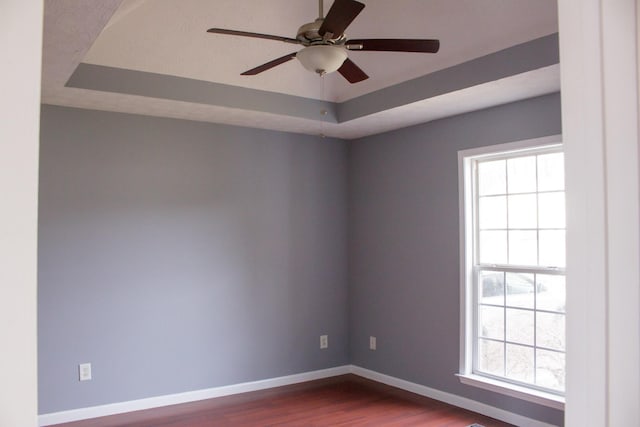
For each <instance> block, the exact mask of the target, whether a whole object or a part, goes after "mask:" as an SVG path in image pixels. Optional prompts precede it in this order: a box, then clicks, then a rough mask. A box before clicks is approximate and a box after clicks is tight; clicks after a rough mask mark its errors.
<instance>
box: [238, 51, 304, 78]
mask: <svg viewBox="0 0 640 427" xmlns="http://www.w3.org/2000/svg"><path fill="white" fill-rule="evenodd" d="M296 54H297V52H293V53H290V54H288V55H285V56H282V57H280V58H278V59H274V60H273V61H269V62H267V63H266V64H262V65H259V66H257V67H256V68H252V69H250V70H247V71H245V72H244V73H242V74H241V75H242V76H255V75H256V74H260V73H262V72H263V71H267V70H269V69H271V68H273V67H275V66H278V65H280V64H284V63H285V62H288V61H291V60H292V59H293V58H295V57H296Z"/></svg>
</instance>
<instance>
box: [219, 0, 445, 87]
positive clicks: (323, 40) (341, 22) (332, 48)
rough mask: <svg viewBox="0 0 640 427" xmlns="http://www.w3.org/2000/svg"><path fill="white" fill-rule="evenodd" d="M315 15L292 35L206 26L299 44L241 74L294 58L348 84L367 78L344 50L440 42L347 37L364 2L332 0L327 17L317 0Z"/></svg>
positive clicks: (428, 47) (412, 48)
mask: <svg viewBox="0 0 640 427" xmlns="http://www.w3.org/2000/svg"><path fill="white" fill-rule="evenodd" d="M318 4H319V17H318V19H316V20H315V21H314V22H310V23H308V24H304V25H302V26H301V27H300V28H299V29H298V33H297V36H296V38H295V39H294V38H289V37H282V36H274V35H270V34H259V33H251V32H247V31H238V30H227V29H224V28H210V29H208V30H207V32H209V33H215V34H226V35H232V36H243V37H255V38H259V39H267V40H277V41H282V42H285V43H291V44H297V45H302V46H304V48H303V49H302V50H300V51H298V52H292V53H290V54H288V55H285V56H282V57H280V58H277V59H274V60H273V61H269V62H267V63H266V64H262V65H259V66H257V67H255V68H252V69H250V70H247V71H245V72H244V73H242V75H243V76H254V75H256V74H259V73H262V72H263V71H267V70H270V69H271V68H273V67H276V66H278V65H280V64H284V63H285V62H288V61H290V60H292V59H293V58H298V60H299V61H300V63H301V64H302V65H303V66H304V67H305V68H306V69H308V70H310V71H313V72H316V73H318V74H319V75H321V76H323V75H325V74H327V73H332V72H334V71H338V72H339V73H340V74H341V75H342V76H343V77H344V78H345V79H347V80H348V81H349V83H358V82H361V81H363V80H366V79H368V78H369V76H367V74H366V73H365V72H364V71H362V69H360V67H358V66H357V65H356V64H355V63H354V62H353V61H351V60H350V59H349V57H348V55H347V51H348V50H362V51H387V52H418V53H436V52H437V51H438V49H439V48H440V41H438V40H431V39H352V40H349V39H347V37H346V35H345V34H344V31H345V30H346V28H347V27H348V26H349V24H351V22H353V20H354V19H355V18H356V17H357V16H358V14H360V12H361V11H362V9H364V4H362V3H360V2H358V1H355V0H335V1H334V3H333V5H332V6H331V8H330V9H329V12H328V13H327V16H324V11H323V0H318Z"/></svg>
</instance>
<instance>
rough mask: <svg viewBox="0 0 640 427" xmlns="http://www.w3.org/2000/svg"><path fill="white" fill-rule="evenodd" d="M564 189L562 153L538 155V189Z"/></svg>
mask: <svg viewBox="0 0 640 427" xmlns="http://www.w3.org/2000/svg"><path fill="white" fill-rule="evenodd" d="M555 190H564V154H563V153H551V154H543V155H540V156H538V191H555Z"/></svg>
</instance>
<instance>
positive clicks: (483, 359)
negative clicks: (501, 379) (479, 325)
mask: <svg viewBox="0 0 640 427" xmlns="http://www.w3.org/2000/svg"><path fill="white" fill-rule="evenodd" d="M478 369H479V370H480V371H482V372H486V373H489V374H494V375H500V376H502V375H504V344H502V343H500V342H495V341H488V340H478Z"/></svg>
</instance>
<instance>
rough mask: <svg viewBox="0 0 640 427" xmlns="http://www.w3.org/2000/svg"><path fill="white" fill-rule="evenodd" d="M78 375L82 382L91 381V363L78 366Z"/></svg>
mask: <svg viewBox="0 0 640 427" xmlns="http://www.w3.org/2000/svg"><path fill="white" fill-rule="evenodd" d="M78 375H79V377H80V378H79V379H80V381H89V380H90V379H91V363H82V364H80V365H78Z"/></svg>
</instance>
